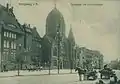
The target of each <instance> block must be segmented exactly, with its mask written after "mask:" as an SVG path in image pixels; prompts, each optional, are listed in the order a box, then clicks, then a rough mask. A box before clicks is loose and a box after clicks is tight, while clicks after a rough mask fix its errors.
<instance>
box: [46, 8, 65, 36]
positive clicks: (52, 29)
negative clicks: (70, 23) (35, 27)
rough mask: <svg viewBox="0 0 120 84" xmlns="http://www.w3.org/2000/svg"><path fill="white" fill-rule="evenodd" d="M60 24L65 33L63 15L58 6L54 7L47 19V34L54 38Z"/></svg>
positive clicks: (62, 31)
mask: <svg viewBox="0 0 120 84" xmlns="http://www.w3.org/2000/svg"><path fill="white" fill-rule="evenodd" d="M58 25H60V31H61V33H62V34H63V35H65V23H64V18H63V15H62V14H61V13H60V11H59V10H58V9H57V8H54V9H53V10H52V11H51V12H50V13H49V14H48V16H47V19H46V34H47V35H48V36H50V37H52V38H54V37H55V36H56V30H57V26H58Z"/></svg>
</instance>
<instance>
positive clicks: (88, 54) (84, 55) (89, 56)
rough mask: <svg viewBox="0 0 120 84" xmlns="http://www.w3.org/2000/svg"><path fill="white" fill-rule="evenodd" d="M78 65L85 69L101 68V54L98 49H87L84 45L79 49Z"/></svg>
mask: <svg viewBox="0 0 120 84" xmlns="http://www.w3.org/2000/svg"><path fill="white" fill-rule="evenodd" d="M79 52H80V53H79V55H78V56H77V58H78V59H79V60H78V61H77V62H78V66H80V67H82V68H86V69H92V68H96V69H99V68H103V55H102V54H101V53H100V52H99V51H94V50H89V49H87V48H85V47H81V48H80V49H79Z"/></svg>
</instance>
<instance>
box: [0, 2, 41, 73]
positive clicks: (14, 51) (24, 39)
mask: <svg viewBox="0 0 120 84" xmlns="http://www.w3.org/2000/svg"><path fill="white" fill-rule="evenodd" d="M18 56H19V57H18ZM35 59H38V60H39V61H38V60H35ZM40 59H41V38H40V36H39V34H38V32H37V30H36V28H31V27H30V25H21V24H20V23H19V22H18V21H17V19H16V17H15V15H14V13H13V7H10V6H9V5H8V4H7V6H6V7H4V6H2V5H0V71H3V70H4V69H6V70H13V69H16V63H17V62H18V60H19V61H20V63H21V69H22V68H23V67H24V66H23V65H24V64H25V65H26V64H27V65H28V64H34V62H36V61H37V62H39V63H40V61H41V60H40Z"/></svg>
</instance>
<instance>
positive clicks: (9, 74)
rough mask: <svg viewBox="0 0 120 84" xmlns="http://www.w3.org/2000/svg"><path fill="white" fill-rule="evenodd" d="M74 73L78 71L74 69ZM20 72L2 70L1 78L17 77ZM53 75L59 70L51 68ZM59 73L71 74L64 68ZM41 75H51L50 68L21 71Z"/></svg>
mask: <svg viewBox="0 0 120 84" xmlns="http://www.w3.org/2000/svg"><path fill="white" fill-rule="evenodd" d="M72 73H73V74H74V73H76V72H75V71H74V70H73V71H72ZM17 74H18V71H8V72H0V78H4V77H16V76H17ZM50 74H51V75H57V74H58V70H55V69H54V70H50ZM59 74H70V70H69V69H62V70H60V71H59ZM40 75H49V70H42V71H30V72H29V71H27V70H26V71H23V70H21V71H20V76H40Z"/></svg>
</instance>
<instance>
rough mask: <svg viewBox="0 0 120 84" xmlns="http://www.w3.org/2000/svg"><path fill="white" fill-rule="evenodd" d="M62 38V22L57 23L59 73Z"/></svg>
mask: <svg viewBox="0 0 120 84" xmlns="http://www.w3.org/2000/svg"><path fill="white" fill-rule="evenodd" d="M60 40H61V36H60V24H59V25H57V44H58V53H57V54H58V74H59V69H60V65H59V64H60Z"/></svg>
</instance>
